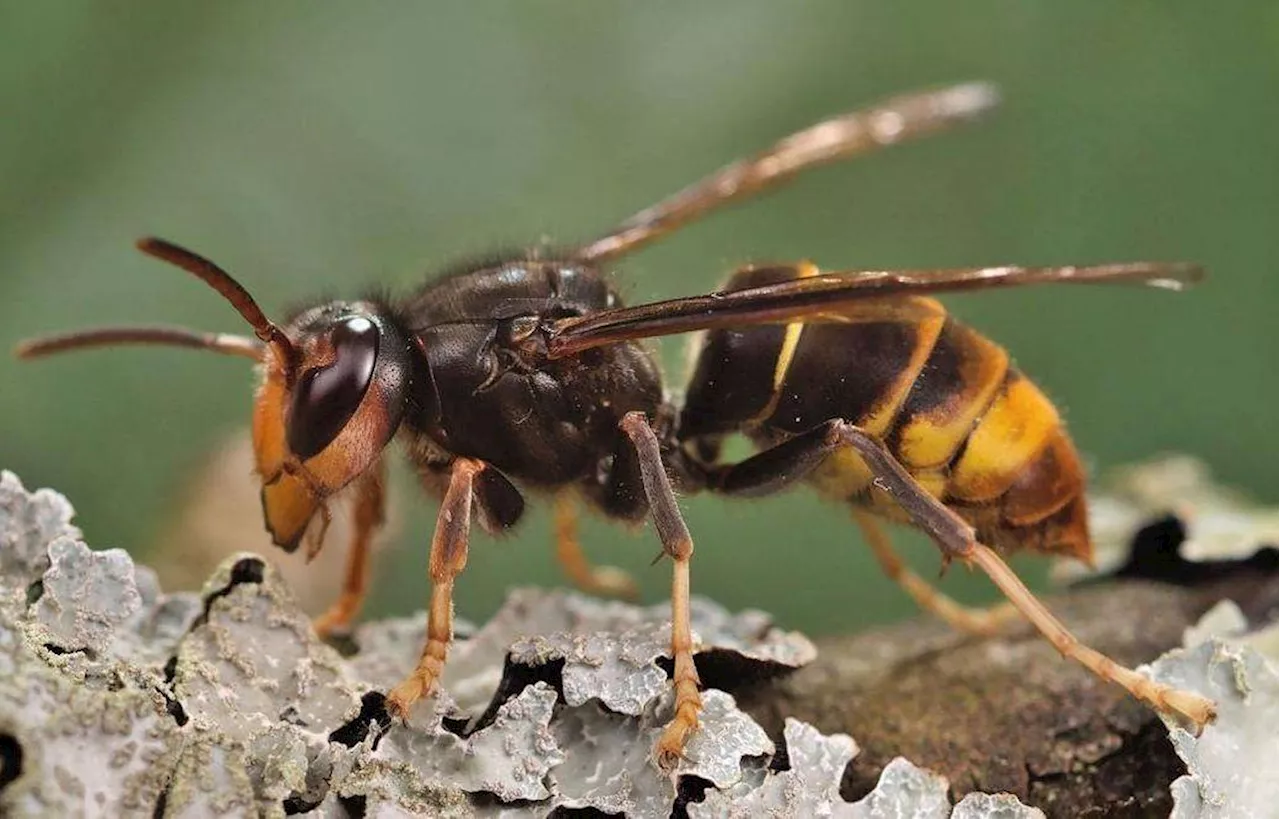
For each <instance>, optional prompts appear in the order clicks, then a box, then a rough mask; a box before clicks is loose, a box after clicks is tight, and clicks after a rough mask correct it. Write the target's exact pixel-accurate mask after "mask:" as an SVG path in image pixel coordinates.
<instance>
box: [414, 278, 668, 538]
mask: <svg viewBox="0 0 1280 819" xmlns="http://www.w3.org/2000/svg"><path fill="white" fill-rule="evenodd" d="M616 306H619V302H618V297H617V294H616V293H615V292H614V290H613V288H612V287H611V285H610V284H609V283H608V282H607V281H606V279H605V277H604V276H602V275H601V274H600V273H599V272H598V271H597V270H596V269H595V268H594V267H591V266H588V265H583V264H580V263H573V262H549V261H536V260H535V261H531V260H524V259H517V260H513V261H510V262H504V263H498V264H493V265H485V266H482V267H480V268H479V269H476V270H471V271H467V272H463V273H458V274H454V275H450V276H447V277H445V278H443V279H440V280H438V281H436V282H434V283H432V284H430V285H428V286H427V287H426V288H424V289H423V290H422V291H421V292H420V293H419V294H417V295H415V296H413V297H411V298H410V299H407V300H405V301H404V302H402V303H401V304H399V305H397V306H396V308H395V309H394V310H393V311H392V312H393V314H394V315H395V316H396V317H397V319H398V320H399V321H400V322H401V323H402V324H403V326H404V330H405V331H406V335H407V337H409V338H410V339H412V343H413V344H414V345H415V346H416V347H417V350H416V351H415V352H416V353H417V354H415V355H413V356H412V360H413V361H414V369H413V383H412V387H411V389H410V404H409V407H408V410H407V412H406V414H405V423H404V426H403V427H402V428H401V434H402V435H403V436H405V437H407V438H408V439H409V440H408V442H409V444H410V446H409V451H410V453H411V457H412V458H413V459H414V460H415V462H417V464H418V465H419V466H420V467H422V468H424V469H428V470H437V471H443V470H444V469H445V468H447V466H448V463H449V461H451V460H452V458H453V457H457V456H461V457H467V458H475V459H478V460H483V461H485V462H486V463H489V464H491V465H492V466H493V467H494V468H495V469H496V470H499V471H501V472H502V473H503V474H505V475H506V476H507V477H509V478H511V479H512V480H514V481H516V482H517V483H520V484H522V485H524V486H527V487H529V488H531V489H534V490H538V489H560V488H564V487H568V486H576V487H578V488H579V489H580V490H581V492H582V494H583V496H584V497H585V498H587V499H588V500H589V501H590V502H591V503H592V504H593V505H595V506H596V507H597V508H598V509H599V510H600V511H602V512H604V513H605V514H606V515H609V516H611V517H620V518H624V519H627V520H634V519H638V518H640V517H643V516H644V515H645V513H646V512H647V511H648V505H647V503H646V502H645V497H644V491H643V488H642V487H641V483H640V469H639V464H638V463H637V461H636V458H635V456H634V449H633V447H632V446H631V444H630V443H629V441H628V440H627V438H626V436H625V435H623V434H622V432H621V430H620V428H619V422H620V421H621V420H622V417H623V416H625V415H626V414H627V413H628V412H633V411H639V412H643V413H645V415H646V417H650V418H652V417H656V416H657V415H658V411H659V408H660V406H661V404H662V400H663V394H662V386H661V383H660V374H659V370H658V367H657V364H656V362H655V361H654V359H653V357H652V355H651V353H650V351H649V350H648V349H647V347H646V346H645V345H644V344H642V343H640V342H624V343H621V344H614V345H610V346H608V347H601V348H598V349H593V350H587V351H584V352H583V353H581V354H579V355H574V356H569V357H566V358H559V359H552V358H550V357H548V355H547V351H546V345H545V330H546V328H547V327H549V326H550V325H551V323H552V322H553V321H556V320H558V319H563V318H567V317H571V316H581V315H586V314H588V313H594V312H598V311H600V310H603V309H607V308H611V307H616ZM510 523H514V521H510Z"/></svg>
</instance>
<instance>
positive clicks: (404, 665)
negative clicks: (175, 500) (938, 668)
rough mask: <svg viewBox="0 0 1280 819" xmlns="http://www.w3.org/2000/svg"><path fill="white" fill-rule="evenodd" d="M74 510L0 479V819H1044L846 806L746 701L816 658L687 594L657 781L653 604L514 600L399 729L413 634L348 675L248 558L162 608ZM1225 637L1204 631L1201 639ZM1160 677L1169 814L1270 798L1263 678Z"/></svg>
mask: <svg viewBox="0 0 1280 819" xmlns="http://www.w3.org/2000/svg"><path fill="white" fill-rule="evenodd" d="M71 516H72V510H71V507H70V505H69V504H68V503H67V502H66V501H65V499H63V498H62V497H61V496H59V495H57V494H56V493H53V492H50V491H48V490H40V491H38V492H31V493H29V492H27V491H26V490H25V489H24V488H23V487H22V485H21V483H20V482H19V481H18V479H17V478H16V477H15V476H13V475H12V474H10V473H7V472H5V473H0V815H5V816H17V817H27V816H30V817H35V816H161V817H167V816H180V817H203V816H209V817H214V816H218V817H221V816H246V817H247V816H284V815H286V814H302V813H308V814H312V815H317V816H324V817H346V816H378V817H394V816H456V817H472V816H477V817H510V818H511V819H516V818H517V817H542V816H546V815H548V814H549V813H551V812H552V811H554V810H557V809H564V810H575V809H576V810H587V809H590V810H595V811H599V812H602V813H606V814H614V815H619V814H623V815H627V816H634V817H667V816H670V815H672V814H673V811H674V812H675V813H676V814H677V815H682V814H687V815H689V816H691V817H695V818H696V817H738V816H742V817H747V816H760V815H766V816H800V815H803V816H834V817H891V816H938V817H946V816H953V817H966V819H967V818H968V817H983V816H991V817H1034V816H1040V815H1042V814H1041V813H1040V812H1039V811H1038V810H1037V809H1035V808H1031V807H1028V806H1026V805H1024V804H1022V803H1021V802H1019V801H1018V800H1017V799H1016V798H1015V797H1013V796H1010V795H1008V794H998V795H988V794H969V795H967V796H965V797H964V798H963V799H960V800H959V801H958V802H957V803H956V804H954V805H953V804H952V802H953V799H954V798H955V797H957V796H959V795H960V794H958V793H956V792H955V789H954V787H953V786H952V785H950V784H949V783H948V781H947V780H946V779H945V778H943V777H942V776H940V775H938V774H937V773H934V772H931V771H928V770H925V769H923V768H920V767H917V766H916V765H914V764H912V763H911V762H909V761H908V760H907V759H904V758H900V757H899V758H896V759H893V760H891V761H889V762H888V763H887V764H886V765H884V766H883V769H882V770H881V771H880V772H879V779H878V784H876V786H875V787H874V789H872V790H871V791H870V792H869V793H866V794H865V795H864V796H862V798H861V799H858V800H853V801H851V800H848V799H846V798H845V797H844V796H843V795H842V793H841V790H840V789H841V782H842V778H843V777H844V776H845V774H846V771H847V769H848V768H849V766H850V764H851V760H855V758H856V757H857V756H858V754H859V748H858V744H857V743H856V742H855V741H854V740H853V739H852V738H850V737H849V736H846V735H844V734H839V733H835V734H831V735H824V734H823V733H821V732H820V731H818V730H817V729H815V728H814V727H812V726H811V725H809V724H806V723H805V722H801V721H799V720H794V719H789V720H787V721H786V723H785V726H784V727H783V728H782V730H781V731H780V734H779V735H777V736H775V737H772V738H771V737H770V736H769V735H768V734H767V733H766V732H765V730H764V729H763V728H762V727H761V726H760V725H759V724H758V723H757V722H756V721H755V720H754V719H752V718H751V717H750V716H748V714H747V713H745V712H744V711H743V710H741V709H740V708H739V705H738V699H739V698H740V697H742V696H746V695H750V694H752V692H755V693H756V694H758V693H759V691H761V690H765V689H767V688H768V687H769V685H770V684H771V683H770V682H769V681H771V680H776V679H779V678H782V677H785V676H786V675H788V674H789V673H791V672H792V671H793V670H795V669H797V668H799V667H801V666H804V665H806V664H809V663H810V662H811V661H812V660H814V657H815V649H814V647H813V645H812V644H811V643H810V642H809V641H808V640H807V639H806V638H804V637H803V636H802V635H799V634H796V633H791V632H785V631H781V630H779V629H777V628H775V627H773V625H772V624H771V622H770V620H769V618H768V616H767V615H764V614H763V613H761V612H751V611H748V612H742V613H739V614H730V613H728V612H726V611H724V610H723V609H721V608H719V607H718V606H715V605H714V604H712V603H710V602H708V601H705V600H698V601H696V603H695V605H694V608H693V626H694V631H695V633H696V636H697V642H698V657H699V666H700V670H701V671H702V677H703V680H704V683H705V684H706V685H707V691H706V692H705V695H704V698H705V710H704V712H703V715H702V724H701V728H700V730H699V732H698V733H697V734H695V736H694V738H693V739H692V741H691V743H690V745H689V747H688V749H687V751H688V752H687V755H686V758H685V759H684V760H682V761H681V763H680V764H679V765H678V767H677V769H676V770H675V771H674V772H672V773H670V774H667V773H663V772H660V771H659V770H658V768H657V767H655V765H654V764H653V762H652V760H651V758H650V754H651V749H652V747H653V743H654V740H655V739H656V737H657V735H658V733H659V732H660V731H661V728H662V726H663V724H664V723H665V721H666V720H667V719H668V718H669V715H670V708H671V695H670V692H669V690H668V685H667V673H668V669H669V667H670V658H669V656H668V648H667V644H668V641H669V624H668V622H667V619H666V618H667V617H668V609H667V607H665V606H654V607H649V608H639V607H634V606H628V605H623V604H619V603H601V602H599V601H595V600H591V599H588V598H585V597H582V596H579V595H574V594H568V593H563V592H541V591H536V590H532V589H521V590H516V591H514V592H513V593H512V594H511V595H510V597H509V599H508V601H507V603H506V605H505V606H504V608H503V609H502V611H500V612H499V613H498V614H497V615H496V616H495V617H494V618H493V619H491V620H490V621H489V622H488V623H487V624H485V625H484V626H482V627H480V628H478V629H471V628H469V627H464V628H460V629H459V631H460V633H464V634H465V636H462V637H460V639H459V640H458V641H457V643H456V645H455V648H454V651H453V655H452V657H451V661H450V664H449V666H448V669H447V672H446V675H445V678H444V691H443V692H442V693H441V694H439V695H438V696H436V697H433V698H431V699H429V700H428V701H427V702H425V703H424V704H423V705H422V706H420V707H419V708H418V709H416V710H415V711H414V713H413V715H412V717H411V718H410V720H409V721H408V722H407V723H397V722H393V721H392V720H390V719H389V718H388V717H387V714H386V711H385V709H384V708H383V700H382V694H381V693H380V692H381V691H382V690H385V687H386V686H387V685H388V684H389V683H392V682H394V681H396V680H398V679H399V678H400V676H401V675H403V674H404V673H406V672H407V671H408V670H409V668H411V667H412V664H413V662H414V660H415V659H416V655H417V652H418V649H419V646H420V643H421V640H422V636H423V620H424V618H423V617H421V616H416V617H413V618H406V619H399V620H387V621H383V622H379V623H371V624H368V625H365V626H363V627H361V628H360V629H359V630H358V631H357V633H356V635H355V639H356V642H357V644H358V645H359V647H360V650H359V651H358V652H357V653H356V654H355V655H354V656H352V657H343V656H341V655H340V654H339V653H338V652H337V651H335V650H334V649H333V648H331V647H330V646H328V645H326V644H324V643H322V642H321V641H319V640H318V639H317V638H316V637H315V635H314V633H313V632H312V629H311V627H310V623H309V621H308V619H307V618H306V616H305V615H304V614H303V613H302V612H301V611H300V609H299V608H298V607H297V606H296V605H295V603H294V600H293V598H292V595H291V594H290V592H289V590H288V589H287V588H286V587H285V585H284V584H283V583H282V581H281V580H280V578H279V576H278V575H277V574H276V572H275V571H274V569H272V568H271V567H270V566H269V565H268V564H267V563H266V562H265V561H264V560H263V559H262V558H260V557H257V556H254V555H248V554H245V555H238V556H236V557H233V558H231V559H229V560H228V561H226V562H225V563H224V564H223V565H222V566H221V567H220V568H219V569H218V570H217V572H215V574H214V575H213V577H211V578H210V580H209V581H208V582H207V583H206V585H205V587H204V589H203V590H202V592H201V593H199V594H193V593H179V594H171V595H166V594H163V593H161V591H160V589H159V586H158V584H157V582H156V579H155V576H154V574H153V573H152V572H151V571H150V570H149V569H147V568H145V567H140V566H135V565H134V564H133V562H132V560H131V559H130V558H129V556H128V555H127V553H125V552H123V551H120V550H107V551H101V552H95V551H92V550H90V549H89V548H88V547H87V546H85V544H84V543H83V542H82V541H81V539H80V538H81V535H80V532H79V531H78V530H77V529H76V528H75V527H74V526H72V525H71ZM1242 622H1243V618H1242V616H1241V615H1239V613H1238V612H1237V613H1236V615H1235V618H1234V619H1233V618H1232V616H1231V615H1230V613H1228V614H1226V615H1223V614H1222V613H1220V612H1219V613H1216V614H1214V616H1213V617H1210V618H1206V619H1205V621H1204V623H1203V624H1202V625H1201V626H1200V627H1199V629H1198V630H1197V631H1195V632H1193V633H1194V634H1196V635H1199V636H1200V637H1201V638H1205V637H1208V636H1210V635H1216V634H1222V633H1224V632H1230V631H1231V629H1232V628H1234V627H1239V626H1241V624H1242ZM1237 631H1238V628H1237ZM855 661H857V662H861V661H862V660H855ZM1152 674H1153V675H1155V676H1157V677H1160V678H1162V679H1169V680H1172V681H1176V682H1178V683H1179V684H1184V685H1189V686H1191V687H1194V688H1198V689H1200V690H1205V691H1209V692H1210V693H1211V694H1212V695H1214V696H1215V697H1218V698H1219V701H1220V702H1221V703H1222V706H1223V711H1222V718H1221V721H1220V723H1219V725H1218V726H1215V727H1213V728H1211V729H1210V730H1209V731H1208V732H1206V734H1205V735H1204V736H1203V737H1201V738H1199V739H1198V740H1197V739H1195V738H1191V737H1189V736H1187V735H1181V734H1180V733H1179V732H1178V731H1174V732H1173V741H1174V744H1175V746H1176V748H1177V751H1178V753H1179V754H1180V755H1181V756H1182V758H1183V759H1184V760H1185V761H1186V766H1187V769H1188V776H1187V777H1185V778H1184V779H1183V780H1179V782H1178V783H1175V786H1174V790H1175V795H1176V797H1177V807H1178V811H1179V813H1178V815H1179V816H1209V815H1224V816H1225V815H1243V814H1242V813H1241V810H1244V809H1245V806H1246V803H1244V802H1241V801H1240V795H1239V792H1240V790H1241V789H1244V790H1248V791H1250V792H1253V793H1255V794H1256V793H1263V794H1264V795H1265V796H1266V798H1270V799H1271V800H1272V802H1273V803H1274V799H1275V780H1274V778H1272V779H1270V780H1266V779H1265V778H1263V779H1258V778H1253V779H1248V780H1246V779H1243V778H1242V776H1243V775H1244V774H1245V773H1246V772H1245V771H1244V770H1243V766H1241V765H1239V764H1233V763H1232V761H1231V756H1230V755H1231V749H1232V748H1233V743H1239V742H1247V743H1249V748H1250V753H1260V754H1263V755H1265V754H1268V753H1269V754H1270V756H1269V757H1266V759H1268V760H1269V763H1268V765H1267V768H1266V770H1267V771H1268V772H1270V771H1273V770H1274V768H1275V762H1276V737H1275V736H1274V731H1273V730H1271V729H1272V727H1273V726H1274V723H1275V719H1276V679H1275V672H1274V671H1273V670H1272V669H1271V668H1270V667H1268V666H1267V664H1266V662H1265V661H1264V660H1262V659H1261V658H1260V657H1259V656H1258V655H1257V654H1256V652H1254V651H1253V650H1252V649H1251V648H1249V647H1248V646H1245V645H1240V644H1227V643H1221V642H1212V643H1206V644H1202V645H1199V646H1198V647H1195V648H1190V649H1187V650H1186V651H1183V652H1181V653H1177V654H1172V655H1170V656H1166V657H1165V658H1162V659H1161V660H1160V661H1158V662H1157V663H1156V664H1155V665H1154V666H1153V669H1152ZM735 695H736V696H735ZM1264 719H1265V723H1264V722H1262V720H1264ZM1264 728H1265V729H1266V730H1263V729H1264ZM854 764H856V762H855V763H854ZM1259 770H1261V769H1259ZM1247 773H1248V774H1249V775H1250V776H1255V774H1254V772H1253V771H1252V768H1251V767H1250V770H1249V771H1248V772H1247ZM1267 787H1270V790H1265V789H1266V788H1267ZM1259 789H1262V790H1259ZM1256 804H1261V803H1256ZM1233 811H1235V813H1233Z"/></svg>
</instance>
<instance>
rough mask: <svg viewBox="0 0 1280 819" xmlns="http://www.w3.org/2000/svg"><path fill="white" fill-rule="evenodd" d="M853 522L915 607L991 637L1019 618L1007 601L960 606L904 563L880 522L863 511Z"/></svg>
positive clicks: (961, 629) (966, 630) (964, 629)
mask: <svg viewBox="0 0 1280 819" xmlns="http://www.w3.org/2000/svg"><path fill="white" fill-rule="evenodd" d="M853 519H854V521H855V522H856V523H857V524H858V526H859V528H861V529H862V536H863V537H864V538H866V540H867V545H868V546H870V547H871V552H872V553H873V554H874V555H875V556H876V560H878V561H879V562H880V568H881V569H883V570H884V573H885V574H887V575H888V576H889V578H890V579H891V580H893V581H895V582H896V583H897V584H898V585H899V586H901V587H902V590H903V591H905V592H906V593H907V594H908V595H910V596H911V599H912V600H914V601H916V605H918V606H919V607H920V608H922V609H924V610H925V611H927V612H929V613H930V614H932V615H934V616H935V617H937V618H939V619H940V620H942V621H944V622H946V623H947V625H949V626H951V627H952V628H954V629H955V630H956V631H959V632H962V633H964V634H973V635H975V636H978V637H989V636H991V635H993V634H997V633H999V632H1000V630H1001V629H1003V628H1004V627H1005V626H1006V625H1008V624H1009V622H1010V621H1012V620H1013V619H1014V618H1016V617H1017V616H1018V610H1017V609H1016V608H1014V607H1013V604H1011V603H1008V602H1005V603H1003V604H1001V605H998V606H992V607H991V608H989V609H978V608H971V607H969V606H965V605H962V604H960V603H957V602H956V601H955V600H952V599H951V598H950V597H948V596H947V595H945V594H943V593H942V592H941V591H939V590H938V589H936V588H934V587H933V586H931V585H929V583H928V582H926V581H925V580H924V579H923V578H922V577H920V575H918V574H916V573H915V572H913V571H911V570H910V569H908V568H907V567H906V566H904V565H903V564H902V560H901V559H900V558H899V557H898V554H897V552H895V551H894V548H893V544H892V543H891V542H890V540H889V536H888V534H886V533H885V531H884V529H883V528H881V526H880V523H879V521H877V520H876V519H875V518H873V517H872V516H871V515H870V514H869V513H867V512H864V511H862V510H855V511H854V513H853Z"/></svg>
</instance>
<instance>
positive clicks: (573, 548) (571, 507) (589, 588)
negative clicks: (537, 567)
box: [555, 491, 640, 600]
mask: <svg viewBox="0 0 1280 819" xmlns="http://www.w3.org/2000/svg"><path fill="white" fill-rule="evenodd" d="M555 514H556V520H555V527H556V557H557V558H559V560H560V566H561V567H562V568H563V569H564V573H565V574H566V575H568V577H569V579H570V580H572V581H573V584H574V585H575V586H577V587H578V588H579V589H582V590H583V591H585V592H590V593H592V594H599V595H603V596H605V597H618V598H622V599H623V600H635V599H636V598H638V597H639V596H640V590H639V589H638V588H637V587H636V582H635V581H634V580H632V579H631V576H630V575H628V574H627V573H626V572H624V571H623V570H622V569H619V568H617V567H616V566H592V565H591V561H590V560H588V559H587V556H586V555H585V554H583V552H582V544H581V543H580V542H579V541H578V512H577V508H576V506H575V504H574V499H573V495H571V494H570V493H569V492H568V491H563V492H561V493H560V494H558V495H556V513H555Z"/></svg>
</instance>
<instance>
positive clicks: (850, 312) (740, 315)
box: [547, 262, 1204, 357]
mask: <svg viewBox="0 0 1280 819" xmlns="http://www.w3.org/2000/svg"><path fill="white" fill-rule="evenodd" d="M806 264H807V263H806ZM1203 275H1204V273H1203V270H1202V269H1201V268H1200V267H1198V266H1196V265H1189V264H1166V263H1159V262H1134V263H1130V264H1107V265H1091V266H1085V267H966V268H956V269H951V270H889V271H884V270H851V271H843V272H836V273H824V274H820V275H817V276H810V277H808V278H796V279H793V280H789V281H785V282H781V283H778V284H771V285H765V286H762V287H752V288H748V289H744V290H731V291H727V292H722V293H708V294H706V295H704V296H692V297H688V298H683V299H672V300H670V301H659V302H653V303H651V304H643V305H640V306H638V307H621V308H618V309H615V310H604V311H601V312H599V313H592V314H590V315H585V316H578V317H574V318H567V319H561V320H559V321H557V322H555V323H554V324H553V325H552V329H551V337H550V340H549V341H548V344H547V349H548V351H549V352H550V354H551V356H552V357H561V356H566V355H571V354H573V353H576V352H579V351H581V350H586V349H589V348H591V347H599V346H602V345H606V344H616V343H618V342H620V341H626V340H629V339H637V338H650V337H653V336H665V335H673V334H675V333H688V332H693V331H696V330H706V329H713V328H728V327H745V326H750V325H754V324H786V323H790V322H794V321H804V322H824V321H842V322H848V321H884V320H888V319H894V318H898V319H920V318H925V317H927V316H929V315H932V314H933V313H934V311H933V310H932V309H931V308H930V307H929V304H928V302H926V301H924V300H912V299H909V298H906V297H907V296H912V295H926V294H929V293H946V292H957V291H966V290H982V289H987V288H994V287H1014V286H1017V285H1024V284H1041V283H1048V282H1059V283H1064V284H1076V283H1089V284H1098V283H1112V284H1138V285H1145V286H1148V287H1157V288H1161V289H1165V290H1182V289H1184V288H1185V287H1187V286H1188V285H1190V284H1192V283H1194V282H1196V281H1199V280H1200V279H1201V278H1202V277H1203Z"/></svg>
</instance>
